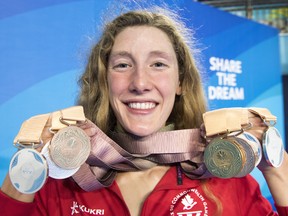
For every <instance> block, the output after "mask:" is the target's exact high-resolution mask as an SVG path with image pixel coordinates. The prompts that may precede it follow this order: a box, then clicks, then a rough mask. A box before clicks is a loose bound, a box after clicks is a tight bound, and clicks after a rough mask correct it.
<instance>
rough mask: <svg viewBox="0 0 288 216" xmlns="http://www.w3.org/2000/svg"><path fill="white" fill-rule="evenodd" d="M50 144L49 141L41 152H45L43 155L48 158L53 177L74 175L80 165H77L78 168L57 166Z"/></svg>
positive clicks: (60, 177) (49, 173) (50, 172)
mask: <svg viewBox="0 0 288 216" xmlns="http://www.w3.org/2000/svg"><path fill="white" fill-rule="evenodd" d="M49 146H50V142H48V143H47V144H46V145H45V146H44V147H43V149H42V150H41V154H43V156H44V157H45V158H46V161H47V164H48V168H49V172H48V175H49V176H50V177H51V178H54V179H65V178H69V177H70V176H72V175H74V174H75V173H76V172H77V171H78V170H79V168H80V167H77V168H76V169H63V168H61V167H59V166H57V165H56V164H55V163H54V162H53V160H52V159H51V157H50V154H49Z"/></svg>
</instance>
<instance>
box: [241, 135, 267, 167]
mask: <svg viewBox="0 0 288 216" xmlns="http://www.w3.org/2000/svg"><path fill="white" fill-rule="evenodd" d="M238 137H239V138H241V139H244V140H245V141H246V142H247V143H248V144H249V145H250V146H251V147H252V149H253V151H254V156H255V157H256V158H255V159H256V160H255V167H256V166H258V164H259V163H260V161H261V159H262V147H261V143H260V142H259V140H258V139H257V138H256V137H255V136H254V135H252V134H251V133H248V132H245V131H244V132H243V133H241V134H240V135H238Z"/></svg>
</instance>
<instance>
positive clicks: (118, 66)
mask: <svg viewBox="0 0 288 216" xmlns="http://www.w3.org/2000/svg"><path fill="white" fill-rule="evenodd" d="M128 66H129V65H128V64H125V63H121V64H117V65H115V66H114V68H127V67H128Z"/></svg>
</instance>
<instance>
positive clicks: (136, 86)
mask: <svg viewBox="0 0 288 216" xmlns="http://www.w3.org/2000/svg"><path fill="white" fill-rule="evenodd" d="M156 9H157V10H151V11H150V10H140V11H131V12H127V13H124V14H121V15H120V16H119V17H117V18H116V19H114V20H112V21H111V22H110V23H108V24H107V25H106V27H105V29H104V32H103V34H102V36H101V38H100V40H99V41H98V43H97V44H96V45H95V46H94V47H93V49H92V52H91V56H90V58H89V61H88V64H87V67H86V70H85V72H84V73H83V76H82V77H81V78H80V86H81V92H80V96H79V104H80V105H82V106H83V107H84V111H85V116H86V117H87V118H88V119H87V121H86V122H85V123H84V124H83V123H82V124H80V125H78V126H79V127H80V128H81V129H83V130H84V131H85V133H86V134H87V136H89V137H90V143H91V152H90V155H89V157H88V159H87V160H86V162H85V163H84V164H82V166H81V167H80V168H79V170H78V171H77V172H76V173H75V174H74V175H73V176H72V178H69V179H64V180H56V179H52V178H49V179H48V181H47V182H46V184H45V186H44V187H43V188H42V189H41V190H40V191H38V192H37V193H35V194H29V195H27V194H22V193H20V192H19V191H17V190H16V189H15V188H14V187H13V185H12V184H11V181H10V179H9V176H7V178H6V180H5V182H4V184H3V186H2V188H1V190H2V192H1V194H0V207H1V211H2V213H3V211H4V214H5V213H7V214H8V213H9V215H18V214H21V213H23V212H27V214H28V215H55V216H56V215H71V214H72V215H73V214H76V213H88V214H96V212H97V213H99V215H133V216H136V215H149V216H150V215H152V216H153V215H157V216H158V215H213V216H214V215H243V216H246V215H254V216H263V215H277V213H276V212H273V210H272V207H271V205H270V204H269V202H268V201H267V200H266V199H265V198H264V197H263V196H262V195H261V192H260V189H259V185H258V184H257V182H256V181H255V180H254V179H253V177H251V176H250V175H249V174H248V175H246V176H242V177H241V178H228V179H225V178H217V177H213V176H212V174H211V173H209V171H208V170H207V169H206V166H205V164H204V162H203V152H204V149H205V147H206V145H207V144H208V140H206V139H205V135H206V134H205V133H206V132H205V127H204V125H203V119H202V116H203V114H204V113H205V112H206V100H205V98H204V93H203V88H202V82H201V77H200V72H199V70H198V69H197V67H196V63H195V59H194V57H193V50H192V49H191V48H193V47H190V46H189V45H190V44H191V43H189V42H188V41H189V38H192V37H191V35H190V36H189V37H188V34H187V33H188V32H189V31H188V30H187V29H186V28H185V27H184V25H183V24H182V22H180V21H179V20H178V19H176V17H177V16H176V15H175V14H174V13H172V12H168V11H164V10H160V9H159V8H156ZM251 115H252V114H251ZM251 118H254V119H258V121H260V122H262V121H261V119H260V117H258V116H254V115H253V116H252V117H251ZM220 120H223V119H220ZM224 120H225V119H224ZM83 121H84V120H83ZM214 124H215V125H214ZM213 126H215V127H217V122H216V123H213ZM263 128H264V127H258V128H256V129H251V130H250V131H251V133H255V134H257V135H259V134H260V135H261V134H263V131H264V129H263ZM46 129H47V130H45V131H44V132H43V134H42V135H43V136H44V135H47V133H48V134H49V135H50V136H51V133H49V131H48V125H46ZM207 133H208V132H207ZM258 137H259V136H258ZM260 141H261V139H260ZM88 143H89V142H88ZM214 159H215V158H214ZM219 161H220V162H219V163H221V164H223V163H224V162H225V161H224V162H223V161H221V160H220V159H219ZM224 165H225V164H224ZM226 167H227V166H224V168H226ZM258 167H259V169H260V171H262V173H263V175H264V176H265V178H266V180H267V184H268V185H269V187H270V189H271V193H272V194H273V198H274V200H275V204H276V207H277V210H278V211H279V215H281V216H287V215H288V202H287V199H286V197H287V193H288V178H287V172H288V171H287V170H288V169H287V167H288V156H287V153H286V152H285V154H284V158H283V163H282V165H281V166H279V167H278V168H274V167H272V166H269V164H268V163H267V162H266V161H265V160H262V161H261V162H260V163H259V166H258ZM79 186H80V187H79ZM112 206H113V207H112ZM71 210H72V211H71Z"/></svg>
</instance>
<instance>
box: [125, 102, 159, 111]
mask: <svg viewBox="0 0 288 216" xmlns="http://www.w3.org/2000/svg"><path fill="white" fill-rule="evenodd" d="M128 106H129V107H130V108H133V109H152V108H154V107H155V106H156V105H155V103H151V102H146V103H129V104H128Z"/></svg>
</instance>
